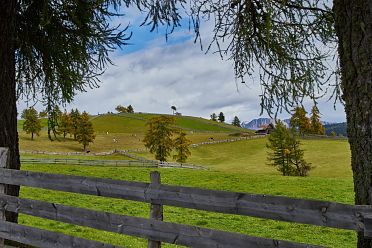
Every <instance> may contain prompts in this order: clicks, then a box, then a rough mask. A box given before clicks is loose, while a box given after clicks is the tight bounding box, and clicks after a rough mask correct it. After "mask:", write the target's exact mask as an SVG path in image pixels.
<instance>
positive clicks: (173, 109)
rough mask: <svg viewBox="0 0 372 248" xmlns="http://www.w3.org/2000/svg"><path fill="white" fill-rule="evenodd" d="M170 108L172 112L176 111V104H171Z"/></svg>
mask: <svg viewBox="0 0 372 248" xmlns="http://www.w3.org/2000/svg"><path fill="white" fill-rule="evenodd" d="M171 109H172V111H173V114H174V113H175V112H176V111H177V108H176V106H171Z"/></svg>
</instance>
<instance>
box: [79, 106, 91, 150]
mask: <svg viewBox="0 0 372 248" xmlns="http://www.w3.org/2000/svg"><path fill="white" fill-rule="evenodd" d="M75 134H76V140H77V141H78V142H79V143H80V144H82V145H83V148H84V151H86V147H87V146H88V145H89V143H92V142H93V141H94V139H95V138H96V136H95V134H94V130H93V124H92V122H90V121H89V115H88V113H87V112H85V111H84V112H83V113H82V114H81V115H80V118H79V122H78V124H77V130H76V133H75Z"/></svg>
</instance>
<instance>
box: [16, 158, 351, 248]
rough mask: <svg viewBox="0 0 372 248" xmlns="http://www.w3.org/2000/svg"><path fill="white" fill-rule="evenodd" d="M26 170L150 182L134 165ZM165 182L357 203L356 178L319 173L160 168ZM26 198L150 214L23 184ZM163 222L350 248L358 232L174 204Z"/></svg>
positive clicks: (91, 233) (66, 228) (94, 235)
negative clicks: (297, 174)
mask: <svg viewBox="0 0 372 248" xmlns="http://www.w3.org/2000/svg"><path fill="white" fill-rule="evenodd" d="M23 169H27V170H33V171H41V172H53V173H63V174H73V175H84V176H96V177H106V178H114V179H125V180H135V181H148V178H149V172H150V170H149V169H135V168H102V167H80V166H63V165H58V166H53V165H37V166H31V165H24V166H23ZM160 172H161V175H162V182H163V183H165V184H174V185H184V186H194V187H202V188H209V189H218V190H229V191H240V192H253V193H263V194H273V195H286V196H292V197H301V198H311V199H320V200H330V201H337V202H343V203H352V202H353V193H352V180H351V179H350V178H345V179H340V178H333V179H332V178H321V177H308V178H299V177H282V176H279V175H265V174H262V175H259V176H258V175H249V174H247V173H233V172H221V171H196V170H186V169H183V170H180V169H178V170H176V169H161V170H160ZM21 195H22V196H23V197H27V198H32V199H38V200H46V201H50V202H55V203H62V204H66V205H71V206H79V207H85V208H89V209H96V210H103V211H108V212H114V213H120V214H127V215H132V216H140V217H148V215H149V210H148V205H147V204H142V203H137V202H130V201H123V200H115V199H110V198H99V197H92V196H83V195H78V194H71V193H61V192H54V191H47V190H39V189H38V190H37V189H31V188H22V191H21ZM164 218H165V221H171V222H177V223H183V224H191V225H198V226H202V227H208V228H214V229H220V230H225V231H233V232H240V233H245V234H250V235H255V236H262V237H270V238H277V239H286V240H292V241H298V242H305V243H311V244H319V245H326V246H328V247H345V248H346V247H352V246H354V245H353V244H354V242H355V234H354V233H353V232H351V231H342V230H335V229H332V228H322V227H314V226H309V225H300V224H289V223H284V222H277V221H269V220H263V219H258V218H250V217H243V216H234V215H222V214H216V213H208V212H205V211H196V210H187V209H180V208H175V207H165V210H164ZM21 223H24V224H27V225H33V226H39V227H42V228H46V229H50V230H57V231H62V232H64V233H68V234H74V235H78V236H81V237H85V238H90V239H97V240H103V241H105V242H108V243H112V244H116V245H122V246H125V247H145V246H146V241H144V240H142V239H137V238H132V237H127V236H122V235H116V234H109V233H106V232H100V231H95V230H92V229H89V228H83V227H77V226H72V225H66V224H62V223H58V222H54V221H44V220H40V219H38V218H33V217H29V216H25V215H22V216H21Z"/></svg>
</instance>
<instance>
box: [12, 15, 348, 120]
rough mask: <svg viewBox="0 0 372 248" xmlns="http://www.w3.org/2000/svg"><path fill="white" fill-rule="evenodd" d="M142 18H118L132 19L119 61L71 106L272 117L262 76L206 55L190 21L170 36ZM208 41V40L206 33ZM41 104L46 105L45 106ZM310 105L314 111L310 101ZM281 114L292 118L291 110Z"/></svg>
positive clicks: (336, 116) (338, 115)
mask: <svg viewBox="0 0 372 248" xmlns="http://www.w3.org/2000/svg"><path fill="white" fill-rule="evenodd" d="M142 20H143V16H142V15H140V14H139V13H138V12H137V11H135V10H130V11H127V12H126V15H125V16H124V17H121V18H119V19H117V20H114V21H113V22H114V23H121V24H122V25H123V26H126V25H127V24H128V23H129V25H130V28H129V30H130V31H132V32H133V35H132V38H131V40H130V41H129V43H131V45H128V46H124V47H123V49H121V50H116V51H115V52H114V53H112V54H111V58H112V60H113V62H114V65H112V66H109V67H108V68H107V70H106V72H105V73H104V74H103V75H102V76H101V77H100V80H101V83H100V87H99V88H95V89H87V92H83V93H79V94H78V95H77V96H76V97H75V100H74V102H73V103H72V104H70V105H67V106H66V109H67V110H68V111H69V110H70V109H71V108H78V109H79V110H81V111H87V112H89V113H90V114H98V113H107V112H108V111H111V112H115V107H116V106H117V105H123V106H128V105H129V104H130V105H132V106H133V107H134V111H135V112H148V113H163V114H170V113H172V110H171V106H173V105H174V106H176V108H177V111H178V112H180V113H182V114H183V115H189V116H198V117H204V118H209V117H210V115H211V114H212V113H216V114H217V115H218V113H220V112H223V113H224V114H225V117H226V121H227V122H231V121H232V119H233V118H234V116H238V117H239V119H240V120H241V121H250V120H252V119H255V118H259V117H268V115H267V114H265V113H264V114H263V115H262V116H260V112H261V109H260V105H259V103H260V98H259V94H260V92H261V89H260V85H259V80H255V78H247V80H245V82H246V83H245V84H241V83H240V81H236V80H235V77H234V71H233V66H232V62H231V61H229V60H221V58H220V56H219V55H218V54H214V53H212V52H210V53H207V54H205V51H202V50H201V48H200V45H199V44H194V42H193V40H194V34H193V32H192V31H189V27H188V20H184V21H183V22H182V27H181V28H179V29H178V30H176V31H175V33H174V34H172V35H171V36H170V37H169V39H168V41H166V39H165V31H164V30H158V31H157V32H156V31H154V32H153V33H150V32H149V27H140V23H141V22H142ZM208 28H209V27H208V25H206V27H204V30H203V31H204V32H203V33H208ZM209 33H210V32H209ZM203 44H204V46H205V45H207V44H208V37H207V36H206V37H203ZM26 107H27V103H25V102H23V101H22V100H20V101H19V103H18V108H19V109H24V108H26ZM318 107H319V109H320V112H321V113H322V120H324V121H329V122H343V121H345V113H344V110H343V106H342V105H341V104H337V105H336V110H334V106H333V101H330V102H327V99H322V100H320V101H319V105H318ZM36 108H39V110H41V106H38V105H36ZM305 108H307V109H308V110H310V108H311V104H310V101H309V102H308V103H305ZM19 112H20V111H19ZM279 117H280V118H287V117H289V114H287V113H285V114H282V115H280V116H279Z"/></svg>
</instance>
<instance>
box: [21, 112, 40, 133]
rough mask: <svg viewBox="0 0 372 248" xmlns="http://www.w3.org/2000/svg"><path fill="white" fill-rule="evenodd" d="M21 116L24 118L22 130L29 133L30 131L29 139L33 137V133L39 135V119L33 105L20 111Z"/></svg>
mask: <svg viewBox="0 0 372 248" xmlns="http://www.w3.org/2000/svg"><path fill="white" fill-rule="evenodd" d="M21 117H22V118H23V119H24V120H25V121H24V123H23V130H24V131H25V132H26V133H27V134H29V133H31V140H33V139H34V134H36V135H38V136H39V132H40V130H41V121H40V119H39V116H38V112H37V110H36V109H34V108H33V107H31V108H28V109H25V110H23V111H22V115H21Z"/></svg>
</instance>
